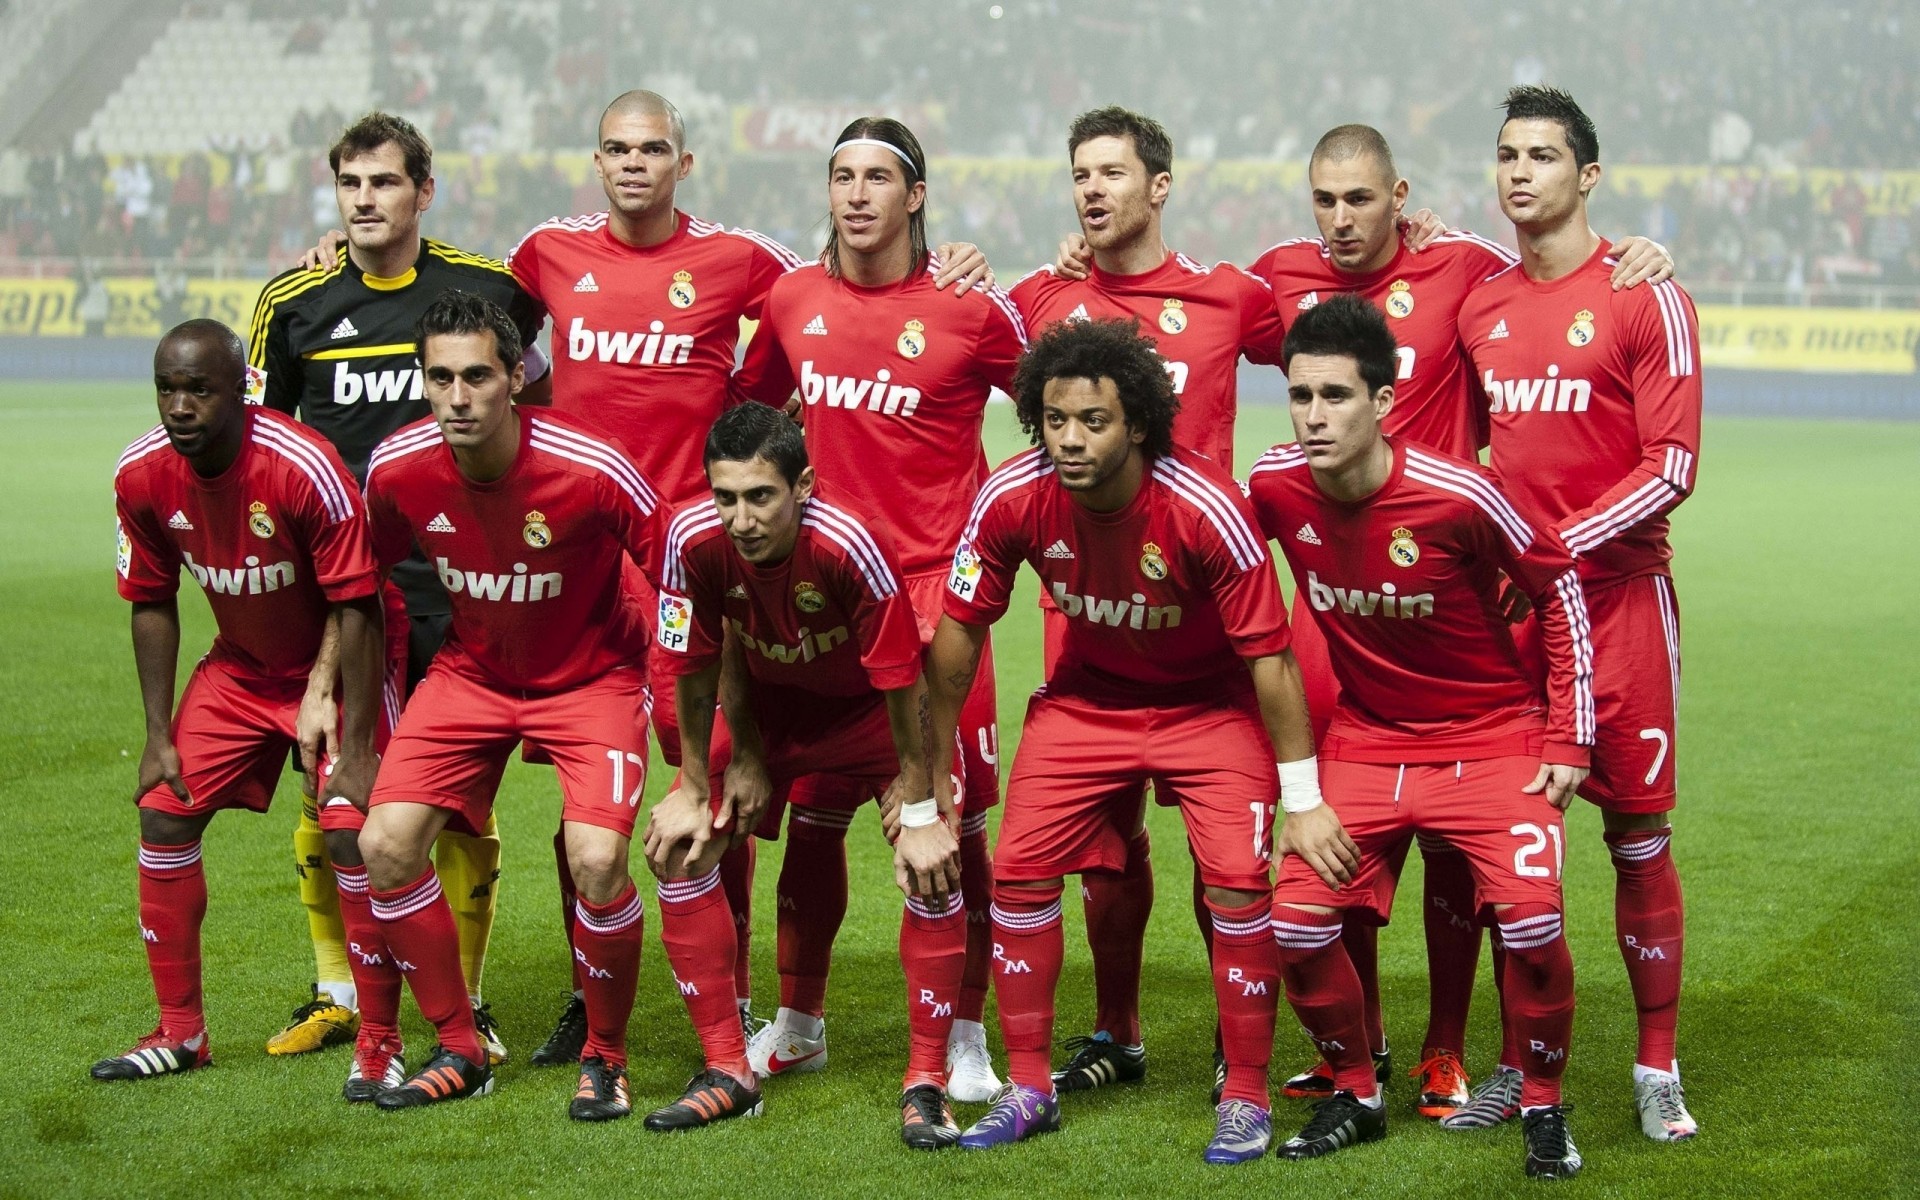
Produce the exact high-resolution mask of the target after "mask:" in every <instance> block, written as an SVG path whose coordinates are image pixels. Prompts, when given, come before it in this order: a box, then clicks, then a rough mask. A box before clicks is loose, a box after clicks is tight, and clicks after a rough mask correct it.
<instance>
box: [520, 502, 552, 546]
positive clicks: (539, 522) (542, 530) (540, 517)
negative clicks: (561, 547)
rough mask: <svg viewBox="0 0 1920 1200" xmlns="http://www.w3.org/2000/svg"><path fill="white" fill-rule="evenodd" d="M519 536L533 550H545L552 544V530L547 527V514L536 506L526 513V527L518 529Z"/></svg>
mask: <svg viewBox="0 0 1920 1200" xmlns="http://www.w3.org/2000/svg"><path fill="white" fill-rule="evenodd" d="M520 536H521V537H523V538H525V539H526V542H527V545H529V546H532V547H533V548H534V549H535V550H545V549H546V548H547V547H548V546H551V545H553V530H551V529H549V528H547V514H545V513H543V512H541V511H540V510H539V509H537V508H536V509H534V510H533V511H532V512H530V513H528V514H527V527H526V528H525V529H522V530H521V531H520Z"/></svg>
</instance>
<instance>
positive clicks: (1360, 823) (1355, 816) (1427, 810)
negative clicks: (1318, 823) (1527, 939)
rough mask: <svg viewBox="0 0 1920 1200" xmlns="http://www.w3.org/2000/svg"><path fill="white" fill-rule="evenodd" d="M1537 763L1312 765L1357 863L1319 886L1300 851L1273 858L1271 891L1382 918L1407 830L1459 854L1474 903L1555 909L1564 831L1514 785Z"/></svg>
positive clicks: (1543, 804)
mask: <svg viewBox="0 0 1920 1200" xmlns="http://www.w3.org/2000/svg"><path fill="white" fill-rule="evenodd" d="M1539 771H1540V760H1539V758H1537V757H1535V756H1532V755H1515V756H1512V757H1508V758H1483V759H1477V760H1474V761H1471V762H1459V763H1418V764H1415V763H1409V764H1407V765H1405V766H1392V765H1388V764H1384V763H1357V762H1346V761H1343V760H1339V759H1333V760H1329V761H1326V762H1322V763H1321V764H1320V787H1321V790H1322V791H1324V792H1325V793H1326V796H1327V803H1329V804H1331V805H1333V811H1334V812H1335V813H1337V814H1339V817H1340V823H1341V824H1342V825H1344V826H1345V827H1346V830H1347V836H1348V837H1350V838H1352V839H1353V841H1354V844H1355V845H1356V846H1358V847H1359V849H1360V870H1359V872H1358V873H1357V874H1356V875H1355V876H1354V878H1353V881H1352V882H1351V883H1349V884H1347V885H1346V886H1345V887H1343V888H1339V889H1337V890H1336V889H1334V888H1330V887H1328V886H1327V885H1326V884H1325V883H1324V882H1322V881H1321V879H1320V877H1319V876H1318V875H1316V874H1314V871H1313V868H1312V867H1310V866H1308V865H1307V863H1306V860H1305V859H1302V858H1300V857H1298V856H1297V855H1291V854H1290V855H1288V856H1286V858H1285V859H1284V860H1283V861H1282V862H1281V864H1280V881H1279V883H1277V884H1276V885H1275V886H1274V889H1273V898H1274V900H1275V901H1277V902H1279V903H1282V904H1297V905H1308V906H1319V907H1325V908H1344V909H1361V910H1363V911H1367V912H1371V913H1372V914H1373V915H1374V917H1375V918H1376V919H1377V920H1378V921H1380V922H1382V923H1384V922H1385V921H1386V919H1387V918H1388V917H1389V916H1391V915H1392V913H1393V892H1394V886H1395V884H1396V883H1397V882H1398V878H1397V877H1398V874H1399V869H1398V868H1399V863H1400V862H1402V861H1404V859H1405V858H1406V853H1407V842H1408V841H1409V839H1411V838H1412V837H1413V836H1414V835H1415V834H1421V835H1424V836H1426V837H1429V838H1434V839H1438V840H1440V841H1444V842H1446V843H1447V844H1449V845H1451V846H1452V847H1453V848H1454V849H1456V850H1458V851H1459V852H1460V853H1462V854H1464V855H1466V856H1467V864H1468V866H1469V867H1470V868H1471V869H1472V871H1473V884H1474V892H1475V894H1476V896H1477V898H1478V904H1480V905H1490V904H1528V903H1537V904H1547V905H1551V906H1553V907H1554V908H1559V907H1560V867H1561V862H1562V859H1563V858H1564V856H1565V847H1566V829H1565V826H1564V824H1563V822H1562V815H1561V812H1560V810H1559V809H1557V808H1555V807H1554V806H1553V805H1552V804H1550V803H1548V802H1547V798H1546V797H1545V796H1529V795H1527V794H1526V793H1524V792H1522V791H1521V790H1520V789H1521V788H1523V787H1526V786H1527V785H1528V784H1530V783H1532V782H1533V778H1534V776H1535V775H1537V774H1538V773H1539Z"/></svg>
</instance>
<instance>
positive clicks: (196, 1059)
mask: <svg viewBox="0 0 1920 1200" xmlns="http://www.w3.org/2000/svg"><path fill="white" fill-rule="evenodd" d="M153 374H154V386H155V390H156V392H157V393H158V398H159V408H160V427H159V428H157V429H154V430H152V431H150V432H148V433H147V434H146V435H145V436H143V437H141V438H140V439H139V440H138V441H135V442H134V443H133V444H132V445H131V446H129V447H128V448H127V450H126V452H125V453H124V454H122V455H121V457H120V463H119V466H118V468H117V469H116V470H115V472H114V481H113V484H114V499H115V505H116V510H117V511H116V515H117V516H118V519H119V534H120V537H119V560H118V569H119V575H120V581H119V586H120V594H121V595H122V596H123V597H125V598H126V599H127V600H130V601H132V602H133V652H134V662H135V664H136V666H137V667H138V670H139V676H140V697H141V701H142V703H143V705H144V707H145V709H146V717H147V744H146V749H145V750H144V751H143V752H142V753H141V755H140V781H139V784H138V786H137V787H136V788H135V791H134V801H135V803H136V804H137V805H138V806H139V809H140V858H139V861H140V935H141V938H142V939H143V940H144V942H145V944H146V950H147V965H148V968H149V969H150V970H151V971H152V973H153V988H154V993H155V996H156V998H157V999H158V1001H159V1004H160V1024H159V1027H158V1028H156V1029H155V1030H154V1031H153V1032H152V1033H151V1034H149V1035H147V1036H146V1037H144V1038H142V1039H140V1041H139V1042H138V1043H137V1044H136V1045H135V1046H134V1048H133V1049H132V1050H130V1051H128V1052H127V1053H125V1054H122V1055H118V1056H116V1057H113V1058H107V1059H102V1060H101V1061H100V1062H97V1063H95V1064H94V1065H93V1077H94V1078H95V1079H101V1080H114V1079H145V1078H149V1077H152V1076H156V1075H170V1074H175V1073H178V1072H182V1071H191V1070H194V1069H196V1068H198V1067H204V1066H207V1065H209V1064H211V1063H212V1061H213V1050H212V1047H211V1046H210V1045H209V1044H208V1042H207V1026H206V1015H205V1012H204V1010H203V1008H202V1003H201V989H200V925H201V921H202V920H203V919H204V918H205V916H206V912H207V877H206V874H205V872H204V870H203V869H202V867H201V863H200V839H201V835H202V834H203V833H204V832H205V830H206V827H207V823H208V822H209V821H211V820H212V819H213V816H214V814H215V813H217V812H220V811H222V810H225V809H245V810H251V811H254V812H264V811H266V808H267V804H268V802H269V801H270V800H271V799H272V797H273V789H274V784H275V782H276V781H277V778H278V776H279V773H280V770H281V767H282V765H283V764H284V763H285V762H286V761H287V755H288V753H289V752H290V751H291V750H293V748H294V747H295V745H296V744H297V743H298V742H299V739H300V732H299V717H300V715H301V701H302V699H303V696H304V694H305V692H306V684H305V682H304V681H305V680H306V679H307V677H308V675H309V674H310V673H312V672H313V670H314V664H315V660H316V658H317V657H318V656H319V655H320V653H321V647H322V643H323V640H324V637H325V631H326V629H327V627H328V624H329V622H336V623H337V627H338V643H337V645H338V663H339V674H340V681H341V682H340V688H339V711H340V723H339V731H338V741H337V743H336V749H337V753H336V755H335V756H334V757H333V759H332V761H331V762H330V763H327V764H318V763H316V760H315V758H314V757H308V758H307V759H306V762H307V763H308V766H309V769H310V770H311V769H312V768H313V767H314V766H316V765H319V766H320V768H321V770H320V774H321V775H323V776H325V783H324V790H323V791H322V793H321V794H322V795H323V796H324V797H325V798H326V803H325V804H324V806H323V807H322V808H321V810H320V824H321V827H322V829H323V830H324V831H325V840H326V850H327V855H328V857H329V858H330V859H331V860H332V862H333V866H334V869H335V871H336V873H337V875H338V877H339V881H340V887H341V889H342V891H343V895H342V898H341V899H342V907H343V910H345V911H346V914H347V919H348V930H349V935H350V936H351V937H353V938H354V939H355V940H356V941H357V942H358V943H359V944H360V945H361V946H362V947H363V948H365V949H367V950H368V953H367V954H366V955H365V956H364V957H365V958H366V959H367V960H370V961H362V956H355V960H354V962H353V965H352V973H353V976H354V982H355V984H356V986H357V987H358V988H360V989H361V990H362V991H363V992H364V991H367V990H369V989H371V990H375V991H377V990H378V984H377V982H376V981H375V979H374V978H373V975H372V974H370V973H369V972H370V971H371V970H373V969H374V968H377V967H378V966H379V959H380V955H379V952H378V951H377V950H373V949H372V948H371V947H370V946H369V945H368V943H369V942H370V941H371V940H373V938H374V937H377V935H373V934H372V930H371V928H370V920H369V919H368V918H367V917H366V903H365V901H364V899H362V900H361V902H360V903H359V905H358V908H357V910H356V909H355V908H354V906H353V904H352V903H351V899H352V898H351V896H349V895H346V894H344V893H345V892H346V891H347V890H348V888H349V886H350V881H358V882H359V883H360V885H361V888H362V890H364V886H365V880H366V869H365V868H364V867H363V866H361V864H360V854H359V851H358V849H357V847H356V844H355V834H356V832H357V831H358V829H359V828H360V825H361V821H362V818H361V815H360V807H363V806H364V805H365V804H366V797H367V789H368V787H370V786H371V785H372V783H373V775H374V770H375V764H376V761H377V760H376V756H375V739H376V737H377V736H378V734H379V733H380V732H381V730H382V728H383V727H382V725H381V714H382V712H383V704H382V698H381V692H382V673H383V672H382V669H381V664H382V659H383V653H382V637H381V628H382V620H381V602H380V598H379V597H380V585H379V578H378V572H377V570H376V568H375V566H374V559H373V555H372V552H371V550H370V547H369V545H368V539H367V521H366V515H365V510H364V509H363V508H362V506H361V501H360V496H359V492H358V489H356V488H355V486H354V483H353V477H352V476H351V475H349V474H347V470H346V466H345V464H343V463H342V462H341V461H340V456H339V455H338V454H337V453H336V452H335V451H334V449H333V447H332V446H330V445H328V443H327V442H326V440H325V439H323V438H322V437H320V436H319V435H318V434H315V433H313V432H311V431H309V430H307V429H306V428H305V427H303V426H301V425H298V424H296V423H294V421H293V420H292V419H291V418H288V417H283V416H281V415H280V414H279V413H274V412H267V411H265V410H262V409H257V408H251V407H248V406H247V405H246V404H245V403H244V402H243V399H242V397H243V395H244V392H245V379H246V355H245V352H244V351H243V350H242V348H241V346H240V339H239V338H238V337H236V336H235V335H234V333H233V331H232V330H229V329H228V328H227V327H226V326H224V325H221V324H219V323H217V322H215V321H207V320H195V321H188V322H186V323H185V324H183V325H180V326H177V327H176V328H175V329H173V330H172V331H171V332H170V333H168V334H167V336H166V337H164V338H163V339H161V342H160V346H159V349H158V350H157V351H156V352H155V353H154V364H153ZM183 569H185V570H188V571H191V572H192V573H193V576H194V578H195V579H197V580H198V581H199V583H200V584H201V586H202V587H203V588H205V589H206V593H207V600H208V604H209V605H210V607H211V608H212V609H213V616H214V621H215V623H216V624H217V626H218V628H219V635H218V636H217V637H216V638H215V639H214V642H213V647H212V649H211V650H209V651H208V653H207V656H206V657H205V658H204V659H202V660H201V661H200V664H199V665H198V666H196V667H195V668H194V671H193V676H192V678H191V679H190V680H189V681H188V683H187V691H186V695H185V696H184V697H183V698H182V699H181V702H180V710H179V712H178V713H177V714H176V713H174V712H173V711H172V709H173V681H174V669H175V666H176V664H177V661H178V659H179V654H180V610H179V606H178V604H177V602H176V595H177V593H178V591H179V588H180V572H181V571H182V570H183ZM390 698H391V697H390ZM316 781H317V780H316V777H315V776H314V775H309V777H308V786H309V788H311V787H313V786H314V784H315V783H316ZM397 1050H398V1042H397V1041H396V1042H394V1043H392V1044H391V1045H387V1044H385V1043H383V1042H381V1041H380V1040H379V1039H378V1038H375V1039H374V1040H373V1041H371V1042H367V1041H366V1040H365V1038H364V1035H363V1042H362V1050H361V1051H360V1052H359V1053H357V1054H356V1056H355V1063H354V1074H353V1075H352V1076H350V1077H349V1080H348V1090H349V1094H350V1098H351V1094H352V1092H353V1091H354V1089H355V1086H356V1081H358V1082H359V1083H360V1084H361V1085H362V1086H363V1087H370V1088H377V1087H379V1086H381V1085H382V1084H383V1083H391V1082H394V1081H395V1079H396V1078H397V1076H398V1074H399V1073H400V1070H401V1068H400V1067H399V1066H398V1065H397V1064H398V1061H399V1060H398V1057H397Z"/></svg>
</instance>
